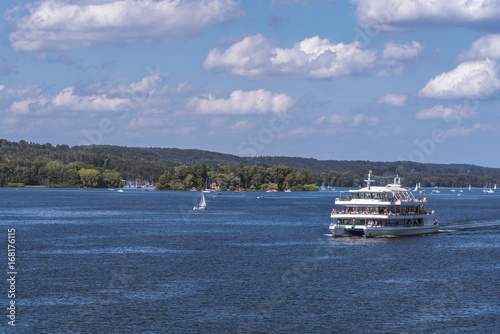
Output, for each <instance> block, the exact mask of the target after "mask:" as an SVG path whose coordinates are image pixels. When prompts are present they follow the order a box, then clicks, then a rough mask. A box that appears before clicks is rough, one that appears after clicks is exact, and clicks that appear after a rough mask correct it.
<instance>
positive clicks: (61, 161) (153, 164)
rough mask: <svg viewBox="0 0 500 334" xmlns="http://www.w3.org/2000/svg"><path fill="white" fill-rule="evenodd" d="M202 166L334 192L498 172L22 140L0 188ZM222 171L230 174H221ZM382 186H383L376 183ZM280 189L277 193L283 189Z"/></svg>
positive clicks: (3, 161) (3, 144)
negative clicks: (279, 176) (289, 178)
mask: <svg viewBox="0 0 500 334" xmlns="http://www.w3.org/2000/svg"><path fill="white" fill-rule="evenodd" d="M203 164H204V165H206V166H207V167H208V169H209V171H210V172H211V173H216V172H217V170H218V169H219V168H220V167H221V166H229V167H233V169H232V172H231V173H236V174H238V173H240V174H241V175H243V174H244V172H245V166H246V168H247V167H252V166H258V167H263V168H268V169H269V168H272V167H273V166H286V167H288V168H290V170H289V172H290V173H292V172H299V171H301V170H307V173H309V172H311V173H313V174H311V175H312V177H314V179H315V180H316V184H318V185H321V184H323V183H324V184H325V185H330V186H334V187H341V186H347V187H352V186H359V185H362V184H363V180H364V179H365V177H366V174H367V172H368V170H373V172H374V174H375V175H378V176H391V175H395V174H399V176H401V177H402V179H403V182H404V183H405V185H407V186H413V185H414V184H416V183H421V185H422V186H424V187H430V186H448V187H451V186H456V187H460V186H462V187H467V186H468V185H469V184H471V185H472V186H473V187H483V186H485V184H487V183H491V184H495V183H497V184H499V185H500V169H498V168H486V167H480V166H475V165H466V164H423V163H417V162H410V161H397V162H371V161H346V160H317V159H311V158H300V157H269V156H261V157H239V156H236V155H231V154H224V153H217V152H210V151H203V150H197V149H189V150H186V149H178V148H143V147H124V146H112V145H90V146H74V147H69V146H68V145H55V146H53V145H51V144H50V143H46V144H38V143H28V142H26V141H23V140H22V141H20V142H10V141H7V140H5V139H0V186H8V185H9V184H11V185H12V184H24V185H43V186H72V187H74V186H81V185H86V184H85V182H84V179H83V178H82V177H84V176H85V177H87V176H88V177H90V175H94V176H95V175H97V174H96V173H95V172H93V171H92V170H97V171H98V172H99V178H98V179H97V181H96V180H94V179H92V181H89V180H87V181H88V182H89V183H91V184H93V185H94V186H96V185H97V186H105V185H107V184H112V185H114V186H116V180H118V179H125V180H137V179H141V180H159V178H160V176H162V175H167V171H169V173H170V174H169V175H170V176H172V171H173V169H172V168H174V167H175V168H183V170H185V167H189V166H198V167H199V166H201V165H203ZM224 168H226V167H224ZM235 168H236V169H235ZM247 169H248V168H247ZM82 170H83V171H82ZM226 170H229V169H228V168H226ZM85 171H87V172H85ZM179 171H180V170H179ZM113 173H115V174H113ZM242 173H243V174H242ZM177 174H178V175H177V176H176V178H175V180H176V183H179V182H180V181H181V180H180V179H179V177H182V175H183V174H182V173H177ZM179 175H180V176H179ZM186 175H189V173H187V174H186ZM193 175H194V174H193ZM297 175H298V174H297ZM214 176H215V174H214ZM172 180H173V179H172ZM249 181H250V180H249ZM382 182H385V181H382V180H381V183H382ZM181 183H182V182H181ZM188 183H189V182H188ZM186 184H187V183H186ZM194 184H195V185H196V184H197V183H194ZM279 187H280V189H281V188H282V187H283V185H279Z"/></svg>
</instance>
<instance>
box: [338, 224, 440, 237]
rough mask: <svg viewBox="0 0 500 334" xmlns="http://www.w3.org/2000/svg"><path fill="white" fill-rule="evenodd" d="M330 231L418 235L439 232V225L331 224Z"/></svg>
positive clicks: (339, 234)
mask: <svg viewBox="0 0 500 334" xmlns="http://www.w3.org/2000/svg"><path fill="white" fill-rule="evenodd" d="M330 231H331V232H332V235H333V236H335V237H338V236H343V235H364V236H365V237H376V236H401V235H419V234H428V233H437V232H439V225H424V226H410V227H406V226H401V227H389V226H387V227H384V226H360V225H355V226H352V225H331V226H330Z"/></svg>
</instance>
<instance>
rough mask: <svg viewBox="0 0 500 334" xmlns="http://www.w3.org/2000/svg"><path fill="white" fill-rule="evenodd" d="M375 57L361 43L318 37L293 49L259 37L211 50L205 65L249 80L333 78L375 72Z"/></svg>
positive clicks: (307, 39) (373, 53)
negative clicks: (287, 77)
mask: <svg viewBox="0 0 500 334" xmlns="http://www.w3.org/2000/svg"><path fill="white" fill-rule="evenodd" d="M375 54H376V53H375V51H373V50H363V49H361V47H360V43H359V42H353V43H350V44H343V43H338V44H333V43H331V42H330V41H329V40H327V39H320V38H319V37H318V36H315V37H311V38H306V39H304V40H303V41H301V42H299V43H296V44H295V45H294V46H293V47H292V48H276V47H273V46H271V44H270V43H269V41H268V40H267V39H266V38H264V37H263V36H262V35H260V34H258V35H254V36H247V37H245V38H243V39H242V40H241V41H239V42H237V43H234V44H233V45H231V46H230V47H228V48H227V49H226V50H225V51H220V50H219V49H213V50H211V51H210V53H209V54H208V56H207V59H206V60H205V62H204V63H203V66H204V67H205V68H206V69H209V70H216V69H222V70H229V71H230V72H231V73H232V74H234V75H240V76H247V77H256V76H267V75H291V76H299V77H306V78H333V77H338V76H345V75H352V74H357V73H362V72H365V71H367V70H369V69H371V68H372V67H373V65H374V62H375V58H376V55H375Z"/></svg>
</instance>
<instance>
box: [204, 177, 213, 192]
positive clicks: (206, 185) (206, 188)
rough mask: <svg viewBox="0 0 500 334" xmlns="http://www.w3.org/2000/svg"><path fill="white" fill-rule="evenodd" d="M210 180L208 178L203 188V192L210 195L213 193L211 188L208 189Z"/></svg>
mask: <svg viewBox="0 0 500 334" xmlns="http://www.w3.org/2000/svg"><path fill="white" fill-rule="evenodd" d="M208 179H209V178H208V177H207V178H206V180H205V186H204V187H203V190H202V191H203V192H204V193H209V192H210V191H211V190H210V188H209V187H208Z"/></svg>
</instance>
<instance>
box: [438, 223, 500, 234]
mask: <svg viewBox="0 0 500 334" xmlns="http://www.w3.org/2000/svg"><path fill="white" fill-rule="evenodd" d="M485 230H498V231H500V220H493V221H491V220H490V221H471V222H464V224H463V225H451V226H446V228H444V229H441V230H440V232H462V231H480V232H484V231H485Z"/></svg>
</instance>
